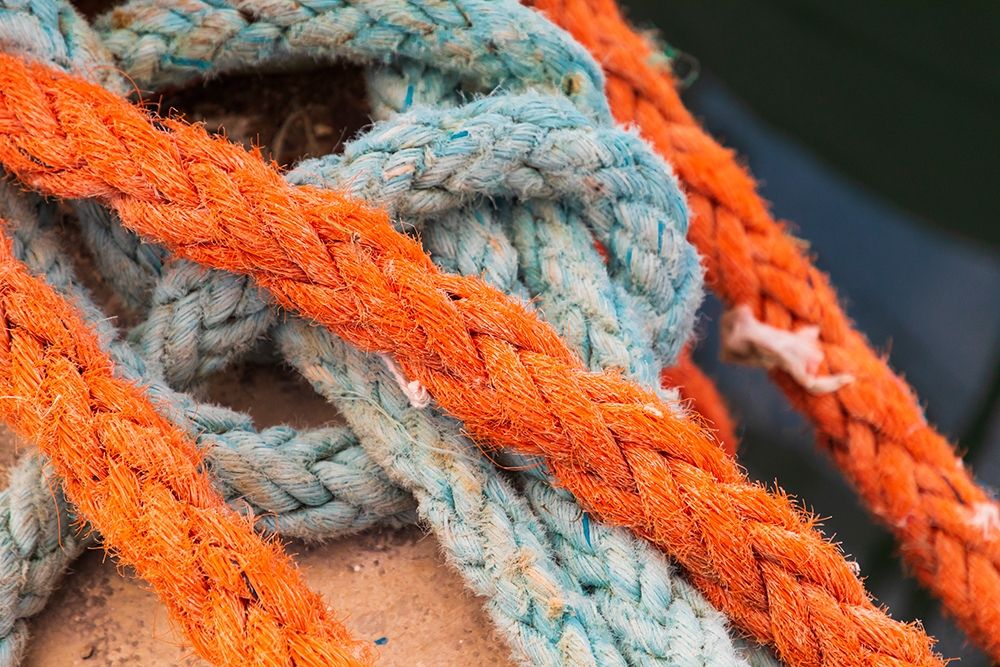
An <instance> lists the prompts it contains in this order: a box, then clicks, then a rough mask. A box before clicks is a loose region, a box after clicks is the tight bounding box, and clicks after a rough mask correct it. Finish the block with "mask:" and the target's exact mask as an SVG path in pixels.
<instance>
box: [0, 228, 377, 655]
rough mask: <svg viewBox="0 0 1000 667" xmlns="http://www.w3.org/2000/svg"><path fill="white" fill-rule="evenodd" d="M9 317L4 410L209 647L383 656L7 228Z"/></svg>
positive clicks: (0, 390) (5, 307) (2, 278)
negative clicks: (252, 515)
mask: <svg viewBox="0 0 1000 667" xmlns="http://www.w3.org/2000/svg"><path fill="white" fill-rule="evenodd" d="M2 224H3V223H2V221H0V225H2ZM0 318H2V320H3V327H2V329H0V394H2V396H0V418H2V419H3V420H4V421H5V422H6V423H8V424H9V425H10V426H11V427H12V428H13V429H14V430H15V431H16V432H18V433H19V434H21V435H22V436H24V437H25V438H28V439H29V440H31V441H32V442H35V443H37V445H38V447H39V449H40V450H41V451H43V452H44V453H45V454H47V455H48V456H49V457H50V460H51V463H52V465H53V466H54V467H55V470H56V472H57V473H58V474H59V476H60V477H61V478H62V480H63V484H64V487H65V490H66V495H67V496H68V497H69V498H70V500H72V501H73V503H74V504H75V505H76V507H77V508H78V510H79V512H80V515H81V516H83V517H85V518H86V519H87V520H88V521H90V523H91V525H92V526H93V527H94V528H95V529H96V530H98V531H99V532H100V533H101V534H102V535H103V537H104V540H105V544H106V545H107V547H108V548H109V549H111V550H113V551H114V552H116V553H117V554H118V556H119V559H120V561H121V562H122V563H123V564H126V565H131V566H133V567H134V568H135V570H136V572H137V573H138V574H139V575H140V576H142V577H143V578H144V579H146V580H147V581H148V582H149V583H150V584H152V586H153V588H154V589H155V590H156V592H157V593H158V594H159V596H160V598H161V599H162V600H163V601H164V603H165V604H166V606H167V609H168V610H169V612H170V616H171V618H172V619H173V620H174V621H175V622H177V623H178V625H179V626H180V628H181V629H182V630H183V632H184V633H185V634H186V635H187V637H188V639H190V641H191V643H192V644H193V645H194V648H195V649H196V650H197V651H198V653H199V654H201V655H202V656H203V657H205V658H206V659H208V660H210V661H211V662H213V663H214V664H216V665H231V666H232V667H244V666H245V665H261V666H264V665H267V666H269V667H271V666H277V665H286V666H291V665H309V666H313V665H315V666H317V667H319V666H321V665H323V666H325V665H361V664H368V663H370V662H371V651H370V649H369V648H368V647H367V646H363V645H361V644H359V643H356V642H354V641H353V640H352V639H351V638H350V636H349V635H348V633H347V630H346V629H345V628H344V627H343V626H342V625H340V623H338V622H337V621H336V620H335V619H334V618H333V616H332V614H331V613H330V612H329V611H328V610H327V608H326V607H325V605H324V604H323V601H322V600H321V599H320V597H319V596H318V595H316V594H315V593H312V592H310V591H309V589H308V588H306V586H305V584H304V583H303V581H302V578H301V575H300V574H299V573H298V571H297V570H296V569H295V567H294V566H293V565H292V564H291V562H290V561H289V559H288V557H287V556H285V554H284V553H282V551H281V549H280V548H279V547H278V546H276V545H275V544H272V543H268V542H264V541H263V540H262V539H261V538H260V537H258V536H257V535H256V534H255V533H254V532H253V527H252V524H251V522H250V521H249V520H247V519H245V518H242V517H240V516H239V515H237V514H236V513H235V512H233V511H232V510H230V509H229V508H228V507H227V506H226V504H225V502H224V501H223V499H222V498H221V497H220V496H219V495H218V494H217V493H216V492H215V491H214V490H213V489H212V486H211V484H210V483H209V480H208V479H207V477H206V476H205V475H204V474H202V473H201V471H200V470H199V466H200V459H199V456H198V453H197V450H196V449H195V446H194V444H193V443H191V442H190V441H188V440H187V439H186V438H185V436H184V435H183V434H182V433H181V432H180V431H179V430H178V429H177V428H176V427H174V426H173V425H171V424H170V423H169V422H168V421H167V420H166V419H164V418H163V417H161V416H160V415H159V414H157V412H156V411H155V410H154V408H153V406H152V404H151V403H150V402H149V401H148V400H147V399H146V398H145V397H144V396H143V395H142V393H141V392H140V391H139V390H138V389H137V388H136V387H134V386H133V385H131V384H130V383H128V382H125V381H123V380H119V379H117V378H115V377H114V375H113V373H112V362H111V359H110V358H109V357H108V356H107V355H106V354H105V353H104V352H103V351H102V350H101V348H100V345H99V343H98V341H97V338H96V337H95V335H94V334H93V333H92V332H91V331H90V330H89V329H88V328H87V325H86V323H85V322H84V321H83V320H82V318H81V317H80V315H79V314H78V313H77V312H76V311H75V310H74V309H73V308H72V307H71V306H70V305H69V304H68V303H67V302H66V301H65V300H64V299H62V297H60V296H59V295H57V294H56V293H55V292H54V291H53V290H52V289H51V288H50V287H48V286H47V285H46V284H45V283H44V281H42V280H41V279H39V278H35V277H33V276H31V275H29V274H28V272H27V269H26V268H25V267H24V266H23V265H22V264H20V263H19V262H18V261H17V260H16V259H15V258H14V256H13V254H12V252H11V249H10V246H9V242H8V241H7V239H4V238H2V237H0Z"/></svg>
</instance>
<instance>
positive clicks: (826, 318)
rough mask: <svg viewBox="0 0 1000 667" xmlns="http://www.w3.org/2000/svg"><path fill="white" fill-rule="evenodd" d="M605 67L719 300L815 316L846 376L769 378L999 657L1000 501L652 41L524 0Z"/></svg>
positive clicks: (784, 321) (613, 95)
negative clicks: (714, 132) (807, 381)
mask: <svg viewBox="0 0 1000 667" xmlns="http://www.w3.org/2000/svg"><path fill="white" fill-rule="evenodd" d="M531 4H532V5H533V6H535V7H537V8H538V9H539V10H541V11H543V12H544V13H545V14H546V15H547V16H548V17H549V18H551V19H552V20H553V21H554V22H555V23H557V24H558V25H560V26H562V27H563V28H565V29H566V30H568V31H569V32H570V33H572V34H573V36H574V37H575V38H576V39H578V40H579V41H580V42H581V43H582V44H583V45H585V46H586V47H587V48H588V49H590V50H591V51H592V53H593V54H594V55H595V57H596V58H597V59H598V61H599V62H601V63H602V64H603V66H604V71H605V73H606V75H607V77H608V78H607V92H608V97H609V99H610V101H611V106H612V110H613V112H614V114H615V117H616V118H617V119H618V120H619V121H620V122H623V123H631V124H635V125H636V126H637V127H638V128H639V129H640V131H641V132H642V135H643V136H644V137H645V138H647V139H648V140H649V141H650V142H651V143H652V144H653V145H654V146H655V147H656V148H657V149H658V150H659V151H660V153H661V154H662V155H663V156H664V157H666V158H667V159H669V160H670V162H671V163H672V164H673V165H674V166H675V168H676V169H677V172H678V174H679V176H680V178H681V180H682V182H683V184H684V187H685V190H686V191H687V194H688V199H689V202H690V205H691V208H692V212H693V220H694V222H693V224H692V227H691V239H692V241H693V242H694V243H695V244H696V245H697V247H698V249H699V250H700V251H701V253H702V256H703V257H704V258H705V264H706V268H707V271H708V282H709V284H710V285H711V286H712V288H713V289H714V290H715V291H716V293H718V295H719V296H720V298H721V299H722V300H723V301H724V302H725V303H727V304H728V305H729V306H730V307H736V306H741V305H745V306H749V307H750V308H751V309H752V310H753V313H754V314H755V316H756V317H757V318H758V319H759V320H761V321H763V322H765V323H767V324H769V325H771V326H774V327H778V328H780V329H785V330H789V331H791V330H795V329H798V328H800V327H803V326H810V325H812V326H818V327H819V331H820V339H819V340H820V345H821V348H822V351H823V357H824V359H825V362H824V367H823V368H822V369H821V371H822V372H824V373H829V374H841V373H846V374H850V375H852V376H854V378H855V381H854V382H852V383H851V384H849V385H847V386H845V387H843V388H842V389H840V390H839V391H836V392H834V393H830V394H826V395H822V396H816V395H812V394H810V393H809V392H808V391H806V390H804V389H803V388H802V387H801V386H800V385H798V384H797V383H796V382H794V381H792V380H791V379H790V378H789V377H788V376H787V375H785V374H783V373H781V372H773V373H772V377H773V379H774V381H775V382H776V383H777V384H778V386H779V387H781V389H782V390H783V391H784V392H785V394H786V395H787V396H788V397H789V399H790V400H791V402H792V403H793V404H794V405H795V406H796V407H798V408H799V409H800V410H802V411H803V412H804V413H805V414H806V415H808V417H809V418H810V419H811V420H812V422H813V424H814V425H815V427H816V429H817V435H818V437H819V440H820V442H821V443H823V445H824V446H825V448H827V449H828V450H829V452H830V453H831V456H832V457H833V459H834V461H835V462H836V464H837V466H838V467H839V468H840V469H841V470H842V471H843V472H844V474H845V475H846V476H847V478H848V479H849V480H850V481H851V483H852V484H853V485H854V486H855V488H856V489H857V490H858V493H859V495H860V496H861V498H862V500H863V501H864V503H865V505H866V506H867V507H868V508H869V509H870V510H871V511H872V512H873V513H874V514H875V515H876V516H877V517H878V518H879V519H881V520H882V522H883V523H884V524H885V525H886V526H887V527H888V528H889V530H891V531H892V533H893V534H894V535H895V537H896V539H897V540H898V542H899V545H900V552H901V553H902V556H903V558H904V560H905V561H906V563H907V564H908V565H909V567H910V568H911V569H912V570H913V572H914V573H915V574H916V576H917V578H918V580H920V582H921V583H923V584H924V585H925V586H927V587H928V588H929V589H930V590H931V591H933V592H934V594H935V595H937V596H938V597H939V598H940V599H941V601H942V602H943V603H944V607H945V609H946V610H947V611H948V612H950V613H951V615H952V616H954V618H955V619H956V620H957V621H958V624H959V625H960V626H961V627H962V628H963V629H964V630H965V631H966V633H968V635H969V637H970V638H972V639H973V640H974V641H976V642H977V643H979V644H980V645H981V646H983V647H984V648H985V649H986V651H987V652H988V653H989V654H990V655H991V656H992V658H993V659H994V660H1000V507H998V505H997V503H996V501H995V500H994V499H993V496H992V494H990V493H989V492H988V491H986V490H984V489H983V488H981V487H980V486H978V485H977V484H976V482H975V480H974V479H973V476H972V473H971V472H970V471H969V469H968V468H967V467H966V466H965V465H964V464H963V462H962V460H961V458H960V457H959V456H957V454H956V452H955V449H954V447H953V446H952V445H951V443H949V442H948V441H947V440H946V439H945V438H944V437H942V436H941V435H940V434H939V433H938V432H937V431H936V430H935V429H934V428H933V427H931V426H930V425H929V424H928V423H927V421H926V419H925V417H924V414H923V411H922V410H921V408H920V405H919V403H918V402H917V398H916V396H915V394H914V392H913V390H912V389H911V388H910V387H909V386H908V385H907V384H906V382H905V381H904V380H903V379H902V378H900V377H899V376H897V375H896V374H895V373H893V372H892V370H891V369H890V368H889V366H888V364H887V363H886V361H885V360H884V359H883V358H882V357H881V356H880V355H878V354H877V353H876V352H875V351H873V350H872V349H871V347H869V345H868V343H867V342H866V340H865V338H864V336H863V335H862V334H860V333H859V332H858V331H856V330H854V329H853V328H852V327H851V324H850V320H849V319H848V317H847V315H846V314H845V313H844V311H843V310H842V309H841V307H840V304H839V301H838V299H837V295H836V293H835V292H834V290H833V287H832V286H831V285H830V282H829V279H828V278H827V277H826V276H825V275H824V274H823V273H822V272H820V271H819V270H818V269H816V267H814V266H813V265H812V264H811V262H810V261H809V258H808V257H807V256H806V254H805V253H804V252H803V250H802V244H801V242H799V241H797V240H796V239H794V238H792V237H791V236H790V235H789V234H787V233H786V231H785V229H784V227H783V225H781V224H780V223H779V222H777V221H776V220H775V219H774V218H773V217H772V216H771V215H770V213H769V212H768V209H767V205H766V204H765V202H764V201H763V199H762V198H761V197H760V195H758V194H757V192H756V187H755V184H754V181H753V179H752V178H751V176H750V175H749V174H748V173H747V172H746V171H745V170H744V169H743V168H742V167H741V166H740V165H739V164H738V163H737V161H736V159H735V158H734V156H733V153H732V152H731V151H729V150H727V149H725V148H723V147H722V146H720V145H719V144H718V143H716V142H715V141H714V140H713V139H712V138H711V137H710V136H708V135H707V134H706V133H705V132H704V131H702V130H701V128H700V127H699V126H698V124H697V123H696V121H695V120H694V119H693V118H692V116H691V115H690V113H688V111H687V110H686V109H685V108H684V106H683V104H682V102H681V100H680V97H679V95H678V94H677V91H676V89H675V87H674V85H673V79H672V77H671V75H670V73H669V72H668V71H667V69H666V68H664V67H663V66H662V64H661V63H658V59H657V58H656V57H655V51H654V49H653V48H652V47H651V45H650V44H649V43H648V42H647V41H646V40H645V39H644V38H643V37H642V36H641V35H639V34H637V33H636V32H634V31H633V30H631V28H629V26H628V25H627V24H626V23H625V21H624V20H623V19H622V16H621V14H620V12H619V10H618V7H617V5H616V4H615V2H614V0H531Z"/></svg>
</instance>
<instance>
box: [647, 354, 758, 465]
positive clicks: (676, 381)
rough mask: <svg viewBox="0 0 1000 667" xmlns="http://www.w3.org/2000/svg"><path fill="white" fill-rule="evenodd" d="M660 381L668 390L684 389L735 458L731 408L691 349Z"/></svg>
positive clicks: (683, 392)
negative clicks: (697, 362) (698, 363)
mask: <svg viewBox="0 0 1000 667" xmlns="http://www.w3.org/2000/svg"><path fill="white" fill-rule="evenodd" d="M660 380H661V382H663V386H664V387H677V389H678V390H680V392H681V398H682V399H684V400H686V401H690V403H691V407H692V408H693V409H694V411H695V412H697V413H698V414H699V415H700V416H701V417H702V418H703V419H704V420H705V424H706V426H708V427H709V428H711V429H713V430H714V431H715V436H716V438H718V440H719V443H720V444H721V445H722V448H723V449H724V450H725V452H726V453H727V454H729V455H730V456H734V455H735V454H736V448H737V447H738V446H739V441H738V440H737V439H736V428H735V425H734V424H733V418H732V417H731V416H730V415H729V408H728V407H727V406H726V401H725V399H723V398H722V395H721V394H720V393H719V390H718V389H717V388H716V386H715V383H713V382H712V379H711V378H710V377H708V376H707V375H705V372H704V371H703V370H701V369H700V368H699V367H698V365H697V364H696V363H694V359H692V358H691V351H690V350H689V349H687V348H685V349H684V350H682V351H681V354H680V357H679V358H678V359H677V363H676V364H675V365H674V366H671V367H670V368H664V369H663V371H662V372H661V373H660Z"/></svg>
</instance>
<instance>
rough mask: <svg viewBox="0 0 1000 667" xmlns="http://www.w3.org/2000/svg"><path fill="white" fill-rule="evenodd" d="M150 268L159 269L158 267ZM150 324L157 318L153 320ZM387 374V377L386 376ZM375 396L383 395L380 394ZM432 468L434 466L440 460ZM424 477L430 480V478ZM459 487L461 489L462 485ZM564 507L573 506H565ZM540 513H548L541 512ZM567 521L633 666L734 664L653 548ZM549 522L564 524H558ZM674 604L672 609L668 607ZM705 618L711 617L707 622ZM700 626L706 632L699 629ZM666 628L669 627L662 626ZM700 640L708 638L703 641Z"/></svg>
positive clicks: (718, 630) (704, 612) (716, 629)
mask: <svg viewBox="0 0 1000 667" xmlns="http://www.w3.org/2000/svg"><path fill="white" fill-rule="evenodd" d="M108 236H110V237H115V236H116V235H115V234H111V235H108ZM463 245H464V244H463ZM583 246H584V247H587V248H589V246H590V243H585V244H583ZM590 263H591V264H597V263H595V262H590ZM150 265H158V262H154V263H150ZM598 265H599V264H598ZM476 273H478V271H477V272H476ZM203 278H204V277H202V279H203ZM199 282H200V280H199ZM571 284H572V283H571ZM555 300H556V301H558V300H559V299H558V298H556V299H555ZM154 312H155V309H154ZM150 319H151V320H152V319H153V318H152V315H151V318H150ZM229 340H230V341H231V339H229ZM605 347H606V346H605ZM605 354H607V353H605ZM597 356H598V357H600V355H597ZM614 356H615V355H612V357H614ZM623 356H627V355H622V354H620V353H619V354H617V359H619V360H620V359H622V357H623ZM374 370H375V372H376V373H377V372H378V371H379V369H378V368H376V369H374ZM369 372H371V371H369ZM382 372H383V374H384V371H382ZM375 395H376V397H377V396H378V394H377V393H376V394H375ZM369 412H370V411H369ZM371 421H372V416H371V415H368V417H367V419H365V420H364V423H368V422H371ZM397 440H398V438H397ZM403 446H404V447H409V446H410V443H409V442H404V443H403ZM429 463H430V464H431V465H432V466H433V464H434V461H430V462H429ZM424 476H425V477H426V473H425V474H424ZM458 481H462V480H458ZM455 486H457V488H459V489H460V488H461V485H455ZM536 486H537V485H536ZM550 495H551V494H550ZM564 505H570V503H567V502H564ZM539 514H543V512H541V511H540V512H539ZM564 516H565V517H566V518H565V519H564V521H563V524H562V530H563V531H564V532H567V533H569V535H570V536H571V539H570V540H565V539H564V540H562V543H563V544H568V545H570V546H572V545H573V544H575V543H577V542H579V543H580V546H578V547H577V549H578V550H583V551H585V552H586V554H587V556H588V558H589V559H590V560H592V561H596V562H600V563H605V564H606V563H616V564H617V566H618V570H619V572H612V573H611V574H612V575H613V578H615V579H616V580H617V582H618V583H619V584H622V588H621V589H620V590H618V589H610V591H609V592H608V589H609V588H610V586H609V585H608V579H607V578H606V577H604V578H602V577H600V576H595V574H594V573H595V572H596V571H597V570H594V569H593V567H592V565H587V567H586V568H585V571H584V573H585V574H586V576H587V578H588V587H589V588H590V589H592V590H595V591H596V594H597V596H598V597H599V598H600V600H601V602H600V603H599V604H600V606H601V607H602V611H603V612H604V613H605V615H606V616H610V617H611V618H614V619H621V620H619V621H618V625H616V626H615V627H616V631H615V634H616V635H617V636H620V637H622V638H623V639H624V640H625V641H624V642H623V643H625V644H626V645H627V647H626V649H625V650H626V652H627V655H629V656H630V662H634V663H636V664H644V663H646V662H649V661H650V660H653V661H657V660H663V659H666V660H668V661H670V662H671V663H672V664H678V663H680V664H728V663H729V662H731V661H732V660H733V658H732V649H731V648H730V647H729V641H728V640H727V639H725V635H724V632H723V630H722V626H721V624H719V623H718V621H716V620H715V619H713V618H711V617H710V615H709V608H708V606H707V605H706V604H705V603H704V602H700V601H699V600H698V599H697V598H698V596H697V595H696V594H694V593H693V591H691V590H690V589H688V588H687V586H686V584H684V583H683V582H680V581H679V580H677V579H676V578H675V577H674V578H673V582H671V576H670V573H669V569H668V568H666V567H664V565H663V563H662V558H660V559H658V558H655V557H654V556H653V555H652V554H651V552H649V550H648V548H646V547H645V546H644V545H641V543H634V542H633V541H632V540H631V539H629V538H626V537H625V536H624V535H620V531H608V533H609V534H612V535H614V539H611V538H610V537H608V538H605V539H601V538H600V537H599V533H600V532H601V531H600V529H598V528H597V527H596V526H595V529H594V530H593V531H591V532H592V533H593V535H588V536H587V538H586V542H587V544H586V545H583V544H582V542H583V540H582V539H581V538H582V537H583V534H582V532H581V531H580V529H579V510H578V509H577V511H576V516H573V517H570V515H569V513H564ZM459 518H461V517H459ZM549 523H551V524H554V525H559V522H558V521H550V522H549ZM616 533H617V534H616ZM591 538H593V539H591ZM465 541H467V540H465ZM591 542H592V543H593V544H592V543H591ZM605 543H606V544H607V546H605ZM630 543H631V544H630ZM446 546H447V542H446ZM602 550H603V551H604V554H602ZM609 551H613V553H611V554H610V556H611V557H610V558H608V557H602V556H604V555H605V554H607V553H608V552H609ZM572 556H573V553H572V552H570V553H569V557H570V558H572ZM624 563H628V566H627V567H625V566H624ZM643 563H645V564H643ZM502 569H503V570H509V569H510V566H509V565H506V566H504V567H503V568H502ZM630 576H631V577H632V578H631V579H630V578H629V577H630ZM640 582H641V584H640ZM671 589H673V590H671ZM632 596H634V597H632ZM688 597H690V598H692V600H691V601H690V603H689V601H688V600H687V599H686V598H688ZM672 598H673V599H672ZM668 602H669V603H670V604H667V603H668ZM616 606H617V608H616ZM703 616H705V617H707V618H704V620H702V618H701V617H703ZM699 623H701V624H703V625H704V626H705V627H704V628H698V627H697V625H698V624H699ZM663 625H665V627H661V626H663ZM692 625H693V627H692ZM674 637H682V638H684V640H685V641H684V642H677V641H673V638H674ZM698 637H702V639H700V640H699V639H698ZM699 644H701V645H703V646H704V648H702V647H701V646H699ZM689 647H691V648H689ZM692 649H693V650H692ZM724 649H726V650H724ZM727 653H728V655H729V657H727ZM755 657H756V658H757V661H758V662H761V661H762V660H761V658H762V657H763V656H762V655H756V656H755Z"/></svg>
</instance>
